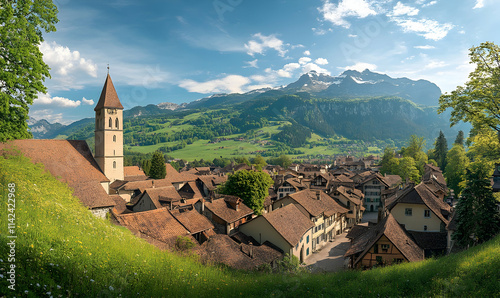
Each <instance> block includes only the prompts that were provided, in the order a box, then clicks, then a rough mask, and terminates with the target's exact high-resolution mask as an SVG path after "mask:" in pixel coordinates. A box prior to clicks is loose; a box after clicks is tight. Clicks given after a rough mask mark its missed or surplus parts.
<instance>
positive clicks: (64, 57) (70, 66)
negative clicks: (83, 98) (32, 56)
mask: <svg viewBox="0 0 500 298" xmlns="http://www.w3.org/2000/svg"><path fill="white" fill-rule="evenodd" d="M40 51H41V52H42V53H43V61H45V63H47V64H48V65H49V67H50V68H51V70H52V71H53V72H55V73H57V74H59V75H64V76H66V75H69V74H72V73H73V72H78V71H83V72H85V73H87V74H88V75H89V76H92V77H94V78H95V77H97V65H96V64H94V63H93V62H92V61H91V60H87V59H85V58H83V57H81V56H80V52H78V51H71V50H70V49H69V48H68V47H64V46H61V45H59V44H57V43H56V42H51V43H47V42H42V43H41V44H40Z"/></svg>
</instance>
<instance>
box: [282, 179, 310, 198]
mask: <svg viewBox="0 0 500 298" xmlns="http://www.w3.org/2000/svg"><path fill="white" fill-rule="evenodd" d="M306 188H307V185H305V184H303V183H302V179H300V178H289V179H286V180H285V181H284V182H283V183H282V184H281V185H279V186H278V189H277V191H276V193H277V195H278V200H279V199H281V198H283V197H285V196H287V195H289V194H292V193H295V192H299V191H301V190H304V189H306Z"/></svg>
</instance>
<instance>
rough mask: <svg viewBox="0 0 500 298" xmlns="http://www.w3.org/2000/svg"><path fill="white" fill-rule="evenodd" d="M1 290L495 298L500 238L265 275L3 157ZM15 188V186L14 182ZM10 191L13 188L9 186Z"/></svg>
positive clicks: (35, 294) (57, 293)
mask: <svg viewBox="0 0 500 298" xmlns="http://www.w3.org/2000/svg"><path fill="white" fill-rule="evenodd" d="M11 183H14V184H15V192H14V194H15V199H16V205H15V210H14V212H15V214H16V218H15V226H16V228H15V235H16V236H17V239H16V246H15V262H13V263H12V264H15V266H16V267H15V291H12V290H10V289H9V288H8V285H10V283H9V282H8V281H7V279H8V278H9V275H8V274H7V272H8V270H10V267H9V266H10V265H11V262H9V261H8V254H9V248H8V246H7V245H6V244H7V243H8V242H9V241H10V239H8V238H7V236H8V234H7V233H8V232H7V229H6V227H7V226H8V217H7V213H8V210H7V208H8V205H7V201H8V194H9V193H10V191H9V188H8V185H9V184H11ZM0 185H1V188H0V189H1V199H0V200H1V204H0V205H1V208H2V209H3V210H2V211H0V226H1V229H0V241H1V243H2V244H1V245H0V275H1V277H0V296H3V295H5V296H8V297H10V296H28V297H40V296H47V297H50V296H53V297H72V296H89V297H118V296H122V297H158V296H160V297H161V296H163V297H236V296H244V297H276V296H278V297H279V296H287V297H320V296H321V297H323V296H326V297H329V296H335V297H353V296H356V297H379V296H392V297H401V296H405V297H409V296H410V297H415V296H418V297H429V296H433V297H436V296H447V297H471V296H473V297H495V296H497V297H498V296H499V295H500V274H499V270H498V268H500V237H497V238H495V239H493V240H492V241H489V242H487V243H485V244H483V245H480V246H477V247H473V248H471V249H469V250H468V251H464V252H461V253H458V254H455V255H450V256H447V257H443V258H438V259H430V260H426V261H423V262H419V263H406V264H401V265H396V266H392V267H386V268H378V269H373V270H369V271H347V272H341V273H335V274H308V273H301V274H297V275H286V274H264V273H259V272H242V271H235V270H232V269H229V268H226V267H224V266H215V265H214V266H204V265H201V264H200V263H199V262H198V261H197V258H196V257H194V256H190V257H186V256H180V255H178V254H176V253H173V252H169V251H160V250H159V249H157V248H156V247H154V246H152V245H150V244H148V243H147V242H145V241H144V240H142V239H138V238H136V237H135V236H133V235H132V234H131V233H130V232H129V231H128V230H126V229H124V228H121V227H117V226H114V225H113V224H111V223H110V222H109V221H108V220H103V219H98V218H95V217H93V216H92V215H91V214H90V212H89V211H88V210H87V209H86V208H85V207H83V206H82V205H81V204H80V202H79V200H78V199H77V198H75V197H73V196H72V191H71V189H70V188H68V186H67V185H66V184H64V183H61V182H60V181H58V180H57V179H56V178H54V177H52V176H51V175H50V174H48V173H47V172H45V171H44V169H43V167H42V166H41V165H34V164H32V163H31V162H30V161H29V160H28V159H26V158H25V157H22V156H10V157H7V158H6V157H5V156H0ZM11 186H12V185H11ZM10 190H12V187H11V189H10Z"/></svg>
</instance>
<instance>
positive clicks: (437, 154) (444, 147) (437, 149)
mask: <svg viewBox="0 0 500 298" xmlns="http://www.w3.org/2000/svg"><path fill="white" fill-rule="evenodd" d="M447 153H448V142H447V141H446V138H445V136H444V133H443V131H441V130H440V131H439V136H438V137H437V139H436V142H434V160H436V162H437V164H438V167H439V168H440V169H441V170H443V171H444V170H445V168H446V154H447Z"/></svg>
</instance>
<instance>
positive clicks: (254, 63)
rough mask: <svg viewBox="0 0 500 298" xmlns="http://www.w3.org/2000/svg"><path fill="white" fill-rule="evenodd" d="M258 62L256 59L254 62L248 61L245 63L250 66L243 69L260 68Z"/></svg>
mask: <svg viewBox="0 0 500 298" xmlns="http://www.w3.org/2000/svg"><path fill="white" fill-rule="evenodd" d="M257 61H259V60H258V59H255V60H252V61H246V62H245V63H246V64H248V66H243V67H244V68H247V67H253V68H259V67H258V66H257Z"/></svg>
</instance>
